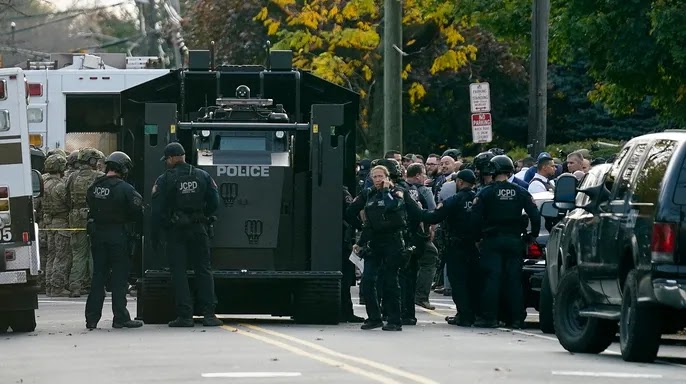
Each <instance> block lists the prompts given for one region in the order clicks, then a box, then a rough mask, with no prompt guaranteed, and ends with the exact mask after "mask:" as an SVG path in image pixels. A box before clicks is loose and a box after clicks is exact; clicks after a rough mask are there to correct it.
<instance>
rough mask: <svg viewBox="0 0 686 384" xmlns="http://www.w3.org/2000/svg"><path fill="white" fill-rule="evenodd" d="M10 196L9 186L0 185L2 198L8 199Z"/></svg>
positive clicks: (0, 197)
mask: <svg viewBox="0 0 686 384" xmlns="http://www.w3.org/2000/svg"><path fill="white" fill-rule="evenodd" d="M8 197H10V189H9V187H0V199H6V198H8Z"/></svg>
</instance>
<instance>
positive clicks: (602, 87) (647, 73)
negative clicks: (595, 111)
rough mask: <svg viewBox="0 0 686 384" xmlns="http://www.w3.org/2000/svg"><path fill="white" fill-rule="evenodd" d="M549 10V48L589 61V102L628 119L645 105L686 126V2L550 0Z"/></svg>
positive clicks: (658, 0)
mask: <svg viewBox="0 0 686 384" xmlns="http://www.w3.org/2000/svg"><path fill="white" fill-rule="evenodd" d="M552 8H553V9H557V11H556V16H555V18H554V25H555V28H554V31H553V33H551V36H553V40H552V41H551V45H554V46H556V48H555V49H556V51H557V52H562V51H566V52H567V55H566V57H567V59H568V60H569V59H573V58H584V59H585V60H587V61H588V69H589V73H590V75H591V76H592V77H593V78H594V80H595V81H596V84H595V87H594V89H593V90H592V91H591V92H590V94H589V96H590V99H591V100H592V101H597V102H602V103H603V104H604V105H605V106H606V107H607V108H608V109H609V110H610V111H611V112H613V113H616V114H628V113H633V112H636V111H637V110H639V109H640V108H641V107H642V105H643V103H644V102H645V101H646V100H648V101H649V103H650V105H651V106H653V107H655V108H657V109H658V110H659V111H660V112H662V113H663V114H664V116H665V117H669V118H672V119H674V120H676V121H679V122H686V99H684V95H686V86H684V84H686V45H684V44H683V43H684V41H686V30H685V29H684V28H683V26H684V25H686V2H683V1H673V0H633V1H624V0H608V1H602V2H598V1H592V0H553V1H552ZM646 96H648V98H647V99H646Z"/></svg>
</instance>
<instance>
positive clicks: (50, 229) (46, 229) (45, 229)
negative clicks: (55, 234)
mask: <svg viewBox="0 0 686 384" xmlns="http://www.w3.org/2000/svg"><path fill="white" fill-rule="evenodd" d="M38 230H39V231H85V230H86V228H38Z"/></svg>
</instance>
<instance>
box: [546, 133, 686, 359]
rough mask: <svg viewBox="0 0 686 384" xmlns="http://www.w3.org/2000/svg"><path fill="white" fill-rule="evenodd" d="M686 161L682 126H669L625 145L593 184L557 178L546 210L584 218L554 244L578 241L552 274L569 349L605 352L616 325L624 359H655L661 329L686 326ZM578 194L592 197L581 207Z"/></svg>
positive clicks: (552, 263)
mask: <svg viewBox="0 0 686 384" xmlns="http://www.w3.org/2000/svg"><path fill="white" fill-rule="evenodd" d="M685 159H686V131H666V132H663V133H656V134H650V135H644V136H640V137H637V138H634V139H632V140H631V141H629V142H628V143H627V144H626V145H625V146H624V147H623V148H622V150H621V151H620V152H619V154H618V155H617V158H616V160H615V162H614V163H613V164H612V165H611V167H610V168H609V170H607V172H606V173H605V176H604V177H603V178H602V182H600V183H593V184H597V185H596V186H593V187H590V188H585V189H581V190H577V186H576V179H575V178H574V177H573V176H568V175H564V176H562V177H560V179H559V180H558V183H557V186H556V190H555V200H554V202H550V203H545V204H544V206H542V209H541V211H542V214H543V215H544V216H546V217H555V216H557V215H558V211H561V212H563V213H566V212H570V211H572V212H575V211H576V212H578V208H582V209H583V211H585V212H586V214H587V216H586V217H584V218H583V219H582V220H577V222H576V223H575V230H574V231H564V230H561V231H560V232H561V233H562V238H561V239H559V241H558V242H557V244H566V245H570V244H571V245H572V246H567V247H566V248H560V249H558V250H556V252H550V253H548V256H549V257H551V258H552V257H554V258H555V260H548V261H547V265H548V268H549V269H548V274H549V275H551V269H556V272H553V273H560V272H561V275H560V278H559V282H557V284H556V286H555V289H554V291H556V294H555V296H554V304H553V306H554V311H553V319H554V326H555V334H556V335H557V338H558V340H559V341H560V344H561V345H562V346H563V347H564V348H565V349H566V350H568V351H570V352H577V353H600V352H602V351H604V350H605V349H606V348H607V347H608V346H609V345H610V344H611V343H612V342H613V341H614V338H615V336H616V333H617V328H618V324H619V334H620V338H619V339H620V345H621V351H622V357H623V358H624V360H627V361H641V362H652V361H653V360H655V357H656V356H657V351H658V349H659V346H660V339H661V335H662V334H664V333H672V332H674V331H676V330H678V329H681V328H683V327H684V326H686V311H685V309H686V243H684V241H686V168H685V167H684V165H685V164H684V160H685ZM577 192H581V193H583V194H585V195H586V196H587V197H588V199H585V200H586V201H585V202H584V203H583V205H582V206H581V207H578V206H577V201H578V199H577ZM582 200H583V199H582ZM572 214H573V213H572ZM577 214H578V213H577ZM570 215H571V214H570ZM570 215H568V216H570ZM568 222H569V217H566V218H565V219H564V220H563V221H562V222H560V223H559V224H558V225H559V226H561V227H564V226H565V225H568ZM553 232H555V229H553ZM566 236H573V237H575V239H565V238H564V237H566ZM550 282H552V279H551V281H550Z"/></svg>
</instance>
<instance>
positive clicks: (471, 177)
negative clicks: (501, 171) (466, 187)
mask: <svg viewBox="0 0 686 384" xmlns="http://www.w3.org/2000/svg"><path fill="white" fill-rule="evenodd" d="M457 178H458V179H461V180H463V181H466V182H467V183H469V184H474V183H476V175H475V174H474V171H472V170H471V169H463V170H461V171H460V172H458V173H457Z"/></svg>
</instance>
